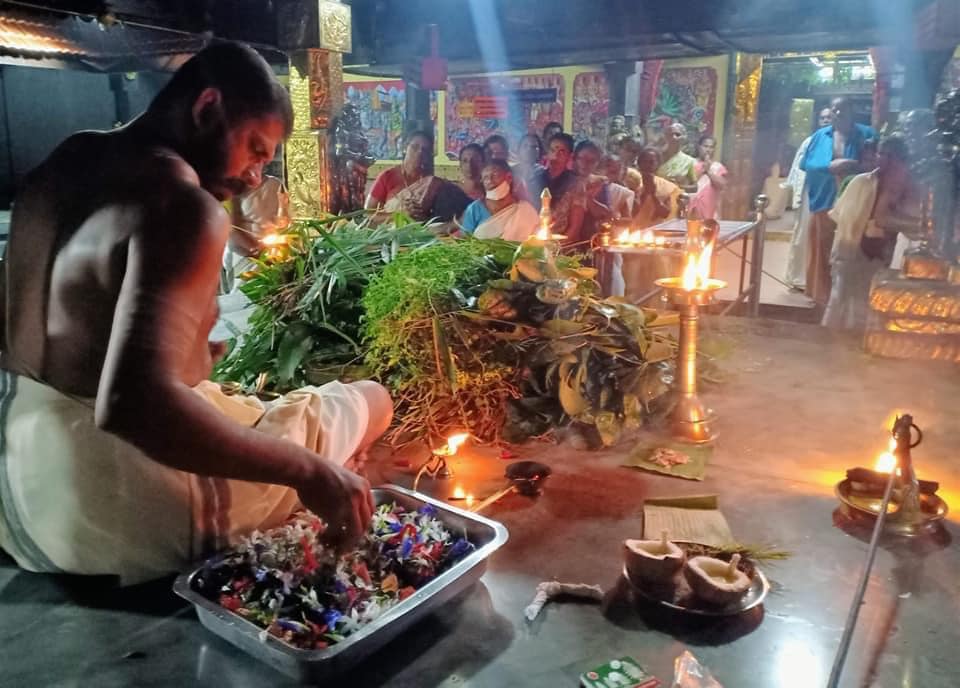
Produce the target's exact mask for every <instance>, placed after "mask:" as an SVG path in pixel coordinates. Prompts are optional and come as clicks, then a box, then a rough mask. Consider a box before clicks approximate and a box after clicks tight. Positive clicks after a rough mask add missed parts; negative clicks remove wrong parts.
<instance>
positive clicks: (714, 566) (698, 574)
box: [683, 554, 750, 605]
mask: <svg viewBox="0 0 960 688" xmlns="http://www.w3.org/2000/svg"><path fill="white" fill-rule="evenodd" d="M739 563H740V555H739V554H734V555H733V558H732V559H731V560H730V561H723V560H722V559H714V558H713V557H694V558H693V559H691V560H690V561H688V562H687V565H686V566H685V567H684V569H683V574H684V576H686V578H687V582H688V583H690V587H691V588H692V589H693V592H694V593H695V594H696V595H697V596H698V597H699V598H701V599H702V600H704V601H705V602H710V603H712V604H720V605H727V604H732V603H734V602H737V601H739V600H740V598H742V597H743V596H744V594H746V592H747V590H749V589H750V577H749V576H748V575H747V574H745V573H744V572H743V571H741V570H740V569H738V568H737V565H738V564H739Z"/></svg>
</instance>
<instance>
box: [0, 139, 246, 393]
mask: <svg viewBox="0 0 960 688" xmlns="http://www.w3.org/2000/svg"><path fill="white" fill-rule="evenodd" d="M184 186H188V187H192V188H193V189H194V190H195V192H196V193H197V194H203V195H205V196H209V194H207V193H206V192H205V191H203V190H202V189H201V188H200V186H199V178H198V177H197V174H196V173H195V172H194V171H193V169H192V168H190V166H189V165H188V164H187V163H186V162H185V161H184V160H183V159H182V158H180V157H179V156H177V155H176V154H175V153H174V152H172V151H169V150H163V149H158V148H147V149H144V147H143V146H142V145H140V144H139V142H138V141H136V140H134V137H133V136H132V135H131V134H130V133H129V132H127V131H124V130H121V131H115V132H110V133H99V132H85V133H81V134H77V135H75V136H73V137H71V138H70V139H68V140H67V141H65V142H64V143H63V144H62V145H61V146H60V147H59V148H58V149H57V151H55V152H54V154H53V155H52V156H51V157H50V158H49V159H48V160H47V161H46V162H45V163H44V164H43V165H41V166H40V167H39V168H37V169H36V170H34V171H33V172H32V173H31V174H30V175H29V177H28V178H27V180H26V183H25V184H24V187H23V189H22V190H21V192H20V194H19V195H18V198H17V204H16V207H15V210H14V213H13V222H12V226H11V232H10V243H9V245H8V249H7V256H6V269H7V271H8V279H9V284H10V289H11V291H12V292H14V293H15V294H17V295H18V298H17V299H16V300H15V301H13V302H12V303H11V304H10V314H9V318H8V330H7V341H8V343H9V345H8V347H7V349H6V356H7V366H8V367H9V368H11V369H13V370H15V371H17V372H19V373H21V374H24V375H27V376H28V377H33V378H36V379H38V380H39V381H42V382H44V383H46V384H49V385H50V386H52V387H54V388H56V389H59V390H60V391H62V392H65V393H67V394H71V395H76V396H81V397H89V398H93V397H95V396H96V393H97V386H98V384H99V381H100V373H101V371H102V368H103V362H104V358H105V356H106V353H107V347H108V344H109V340H110V333H111V329H112V326H113V319H114V312H115V309H116V303H117V298H118V296H119V293H120V287H121V285H122V283H123V277H124V274H125V272H126V263H127V257H128V256H127V254H128V245H129V241H130V238H131V233H132V232H137V231H155V232H164V231H166V232H167V233H168V234H169V236H170V238H171V241H170V242H168V244H167V251H166V255H165V256H154V259H156V260H177V259H178V257H180V256H183V255H184V254H185V253H186V252H187V251H188V250H192V249H193V248H194V247H193V246H186V245H183V244H178V243H175V242H174V236H175V235H176V234H179V232H177V231H174V230H173V228H164V227H158V226H154V223H152V222H150V220H149V218H150V217H151V216H155V215H156V214H157V213H162V212H163V207H164V206H168V205H169V204H170V203H175V202H176V197H177V196H178V195H179V194H182V193H184ZM209 203H210V204H211V210H213V208H214V207H215V206H216V199H214V198H213V197H212V196H209ZM220 219H221V223H220V224H221V225H222V234H223V240H224V241H225V238H226V234H227V228H228V224H227V219H226V215H225V213H224V214H223V216H222V218H220ZM214 236H215V235H214ZM204 238H208V239H209V238H210V234H209V233H208V234H206V235H205V234H203V233H198V236H196V237H195V238H194V240H195V241H202V240H203V239H204ZM222 243H223V242H221V244H220V245H219V246H217V245H214V246H212V247H211V249H210V250H214V251H222V248H223V246H222ZM206 281H207V282H208V284H207V285H206V286H205V287H203V288H202V289H200V290H198V292H197V294H198V296H201V297H202V298H203V299H204V301H205V302H206V303H207V307H206V309H205V310H206V313H207V315H206V317H204V318H203V319H201V320H200V321H199V322H198V323H197V331H196V332H195V333H193V336H192V340H193V347H192V352H193V356H191V360H190V362H189V365H188V366H187V367H186V368H185V369H184V370H183V371H182V372H183V375H182V381H183V382H184V383H185V384H187V385H194V384H196V383H197V382H199V381H200V380H202V379H205V378H206V377H207V376H208V375H209V373H210V367H211V364H212V361H211V360H210V355H209V349H208V347H207V335H208V333H209V331H210V329H211V328H212V327H213V324H214V322H215V321H216V317H217V308H216V288H217V280H216V275H208V276H207V279H206ZM38 306H39V307H38Z"/></svg>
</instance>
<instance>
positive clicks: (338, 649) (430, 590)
mask: <svg viewBox="0 0 960 688" xmlns="http://www.w3.org/2000/svg"><path fill="white" fill-rule="evenodd" d="M372 489H373V491H378V490H379V491H384V492H388V493H390V492H392V493H395V494H399V495H402V496H404V497H408V498H412V499H415V500H418V501H421V502H424V503H425V504H430V505H432V506H434V507H437V508H439V509H440V510H441V511H446V512H448V513H452V514H456V515H457V516H460V517H462V518H466V519H467V520H470V521H473V522H475V523H478V524H480V525H483V526H486V527H488V528H490V529H492V530H493V533H494V535H493V538H492V539H491V540H490V541H489V542H488V543H486V544H485V545H483V546H482V547H479V548H477V549H476V550H474V551H473V552H471V553H470V554H468V555H467V556H466V557H464V558H463V559H461V560H460V561H459V562H457V563H456V564H455V565H454V566H452V567H451V568H449V569H447V570H446V571H444V572H443V573H442V574H440V575H439V576H437V577H436V578H434V579H433V580H432V581H430V582H429V583H427V584H426V585H424V586H423V587H422V588H420V589H419V590H417V591H416V592H415V593H414V594H413V595H411V596H410V597H408V598H407V599H405V600H403V601H401V602H399V603H398V604H396V605H395V606H393V607H391V608H390V609H389V610H388V611H387V612H386V613H385V614H384V615H383V616H381V617H379V618H378V619H377V620H376V621H373V622H371V623H369V624H367V625H366V626H364V627H363V628H361V629H360V630H359V631H357V632H356V633H354V634H353V635H350V636H349V637H347V638H346V639H345V640H343V641H342V642H339V643H336V644H334V645H331V646H330V647H327V648H324V649H322V650H316V649H314V650H308V649H304V648H300V647H295V646H293V645H290V644H288V643H285V642H284V641H283V640H281V639H279V638H276V637H275V636H272V635H269V634H268V635H267V637H266V641H260V640H259V638H258V642H263V645H264V646H265V647H267V648H269V649H270V651H272V652H279V653H280V654H283V655H286V656H288V657H289V658H290V659H293V660H294V661H296V662H298V663H310V664H314V663H317V664H319V663H323V662H327V661H330V660H333V659H334V658H335V657H337V656H338V655H340V654H342V653H344V652H346V651H348V650H350V649H352V648H353V647H354V646H355V645H357V644H358V643H360V642H361V641H363V640H364V639H365V638H367V637H368V636H371V635H373V634H375V633H377V632H379V631H381V630H383V629H386V628H387V627H388V626H389V625H390V624H391V623H393V622H394V621H396V620H398V619H399V618H400V617H402V616H403V615H405V614H407V613H408V612H410V611H412V610H414V609H416V608H417V607H418V606H420V605H421V604H422V603H424V602H426V601H428V600H429V598H430V597H432V596H434V595H435V594H437V593H439V592H440V591H442V590H444V589H445V588H447V587H448V586H450V585H452V584H454V583H455V582H456V581H457V579H459V578H460V577H461V576H464V575H466V574H468V573H469V572H470V571H472V570H473V569H474V568H475V567H477V566H485V564H486V560H487V559H488V558H489V557H490V555H491V554H493V553H494V552H495V551H496V550H498V549H500V548H501V547H502V546H503V545H504V544H506V542H507V540H508V539H509V537H510V534H509V532H508V531H507V528H506V526H504V525H503V524H502V523H499V522H498V521H494V520H492V519H489V518H487V517H485V516H481V515H480V514H476V513H473V512H472V511H466V510H464V509H460V508H458V507H455V506H451V505H450V504H447V503H445V502H443V501H441V500H438V499H435V498H433V497H430V496H428V495H425V494H423V493H421V492H414V491H413V490H408V489H406V488H404V487H401V486H399V485H393V484H384V485H378V486H377V487H374V488H372ZM202 568H203V567H202V565H200V566H197V567H194V568H191V570H190V571H188V572H186V573H182V574H180V575H179V576H177V578H176V580H175V581H174V583H173V592H174V593H176V594H177V595H179V596H180V597H182V598H183V599H184V600H186V601H187V602H190V603H191V604H193V605H194V607H196V608H202V609H203V610H204V611H205V612H207V613H208V614H210V615H212V616H214V617H216V618H217V619H218V620H219V621H221V622H223V623H227V624H233V625H238V626H239V628H240V632H241V633H245V634H247V635H250V636H259V634H260V633H261V632H262V631H263V630H264V629H263V628H261V627H260V626H258V625H257V624H255V623H253V622H252V621H250V620H249V619H246V618H244V617H242V616H240V615H239V614H236V613H234V612H231V611H230V610H229V609H225V608H224V607H221V606H220V605H219V604H217V603H216V602H213V601H212V600H208V599H207V598H206V597H204V596H203V595H200V594H199V593H197V592H196V591H195V590H193V589H192V587H191V586H190V583H191V581H192V580H193V578H194V576H196V575H197V574H198V573H199V572H200V570H201V569H202ZM204 626H205V627H206V625H205V624H204ZM207 630H208V631H210V632H213V633H215V634H216V635H220V634H219V633H216V632H215V631H213V629H210V628H207ZM221 637H222V636H221ZM227 642H230V644H231V645H234V646H235V647H238V648H239V649H240V650H243V651H244V652H245V650H244V648H243V647H242V646H240V645H237V644H236V643H233V642H231V641H230V640H229V639H227ZM247 654H249V653H247ZM255 658H256V657H255ZM257 659H261V658H257Z"/></svg>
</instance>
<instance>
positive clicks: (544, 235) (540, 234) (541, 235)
mask: <svg viewBox="0 0 960 688" xmlns="http://www.w3.org/2000/svg"><path fill="white" fill-rule="evenodd" d="M536 237H537V239H539V240H540V241H550V239H551V235H550V229H549V228H548V227H540V229H538V230H537V234H536Z"/></svg>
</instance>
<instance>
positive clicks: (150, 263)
mask: <svg viewBox="0 0 960 688" xmlns="http://www.w3.org/2000/svg"><path fill="white" fill-rule="evenodd" d="M291 127H292V111H291V109H290V105H289V97H288V95H287V94H286V92H285V91H284V90H283V87H282V86H281V85H280V84H279V83H277V81H276V79H275V77H274V75H273V73H272V71H271V70H270V68H269V66H268V65H267V64H266V63H265V62H264V61H263V60H262V58H260V57H259V56H258V55H257V54H256V53H255V52H254V51H252V50H251V49H249V48H245V47H243V46H239V45H236V44H218V45H215V46H211V47H209V48H207V49H205V50H204V51H202V52H201V53H200V54H198V55H197V56H196V57H194V58H192V59H191V60H190V61H188V62H187V63H186V64H185V65H184V66H183V67H182V68H181V69H180V70H179V71H178V72H177V74H175V75H174V77H173V78H172V79H171V81H170V82H169V83H168V84H167V86H166V87H165V88H164V89H163V90H162V91H161V92H160V93H159V94H158V95H157V97H156V98H155V99H154V101H153V102H152V103H151V105H150V107H149V108H148V110H147V112H146V113H144V115H142V116H141V117H140V118H138V119H137V120H135V121H133V122H132V123H131V124H129V125H128V126H127V127H125V128H124V129H121V130H117V131H114V132H109V133H94V132H86V133H81V134H78V135H76V136H73V137H71V138H70V139H68V140H67V141H65V142H64V143H63V144H62V145H61V146H60V147H59V148H58V149H57V150H56V151H55V152H54V153H53V154H52V155H51V157H50V158H49V159H48V160H46V161H45V162H44V163H43V164H42V165H41V166H40V167H39V168H38V169H37V170H35V171H34V172H32V173H31V174H30V175H29V176H28V178H27V179H26V183H25V185H24V187H23V189H22V191H21V193H20V194H19V195H18V197H17V200H16V203H15V206H14V211H13V218H12V223H11V231H10V240H9V243H8V248H7V259H6V264H5V267H6V275H5V277H6V279H5V285H6V296H5V301H6V304H7V310H6V313H5V316H6V317H5V322H6V332H5V340H6V345H5V347H4V365H5V367H7V368H8V369H10V370H12V371H14V372H17V373H19V374H21V375H24V376H27V377H31V378H34V379H36V380H38V381H39V382H42V383H43V384H44V385H46V386H48V387H52V388H54V389H56V390H58V391H60V392H62V393H64V394H67V395H70V396H73V397H85V398H92V399H94V400H95V402H94V413H93V422H94V423H95V425H96V427H97V428H98V429H99V430H100V431H105V432H106V433H109V434H111V435H114V436H116V437H118V438H119V439H121V440H123V441H124V442H125V443H127V444H128V445H132V446H133V447H134V448H136V449H137V450H139V451H140V452H141V453H142V454H144V455H146V457H148V458H149V459H151V460H153V461H155V462H157V463H160V464H163V465H165V466H167V467H169V468H172V469H175V470H178V471H183V472H188V473H193V474H198V475H202V476H210V477H218V478H226V479H233V480H242V481H249V482H255V483H269V484H272V485H283V486H287V487H291V488H293V489H294V490H296V492H297V495H298V496H299V498H300V500H301V501H302V502H303V504H304V505H306V506H307V507H309V508H311V509H313V510H314V511H316V512H317V513H318V514H320V515H321V516H323V517H324V518H325V519H327V521H328V522H329V523H330V524H331V528H332V531H331V534H332V535H335V536H336V537H337V539H340V540H349V539H351V538H354V537H358V536H359V535H360V534H361V533H362V532H363V530H364V529H365V528H366V526H367V524H368V523H369V519H370V516H371V514H372V511H373V499H372V496H371V494H370V490H369V485H368V484H367V482H366V481H365V480H364V479H362V478H361V477H359V476H357V475H355V474H354V473H352V472H351V471H349V470H347V469H346V468H344V467H343V466H342V462H343V461H344V460H346V459H347V458H348V457H347V456H336V457H331V458H330V459H321V458H320V456H319V455H318V453H317V451H314V450H313V449H309V448H306V447H304V446H301V445H297V444H294V443H292V442H289V441H286V440H284V439H280V438H278V437H273V436H271V435H269V434H267V433H263V432H258V431H257V430H256V429H254V428H251V427H249V426H245V425H243V424H239V423H237V422H235V421H233V420H231V419H230V418H228V417H227V416H225V415H224V414H223V413H221V412H220V411H219V410H218V409H217V408H215V407H214V405H212V404H211V403H209V402H208V401H207V400H206V399H205V398H202V397H201V395H199V394H197V393H196V391H195V390H194V389H193V388H192V387H193V386H194V385H195V384H196V383H198V382H199V381H201V380H204V379H205V378H207V377H208V375H209V373H210V369H211V365H212V360H211V356H210V350H209V347H208V343H207V337H208V334H209V332H210V329H211V327H212V326H213V324H214V321H215V319H216V315H217V313H216V291H217V286H218V284H219V272H220V265H221V261H222V256H223V249H224V245H225V243H226V240H227V235H228V227H229V225H228V221H227V216H226V213H225V211H224V209H223V207H222V206H221V205H220V200H223V199H227V198H230V197H231V196H233V195H235V194H237V193H240V192H241V191H243V190H244V189H246V188H249V187H251V186H255V185H257V184H259V182H260V179H261V173H262V169H263V166H264V164H266V163H267V162H269V161H270V160H272V159H273V157H274V154H275V151H276V149H277V146H278V145H279V144H280V143H281V142H282V141H283V139H284V138H286V137H287V136H288V135H289V133H290V130H291ZM354 385H355V386H353V387H351V389H350V390H349V391H350V394H351V395H353V398H355V399H356V398H357V397H358V396H359V397H360V398H362V400H363V402H362V403H361V404H360V405H359V407H360V408H363V409H364V410H363V411H362V412H359V413H358V414H356V415H358V418H356V419H354V420H356V421H357V422H356V423H355V424H354V425H355V426H357V427H359V432H360V434H361V436H359V437H357V438H356V439H357V443H356V447H355V448H354V450H362V449H363V448H364V447H366V446H367V445H368V444H369V443H370V442H372V441H373V439H374V438H376V437H378V436H379V434H380V433H382V432H383V430H384V429H385V426H383V425H382V421H383V420H384V419H385V420H386V421H387V422H389V418H390V415H391V411H392V407H391V404H390V400H389V395H387V393H386V391H385V390H383V388H381V387H379V385H376V384H375V383H369V382H368V383H365V384H364V383H354ZM363 423H366V425H363ZM364 428H365V430H364ZM331 431H332V429H331ZM77 470H80V471H82V470H83V469H82V467H78V469H77Z"/></svg>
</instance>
